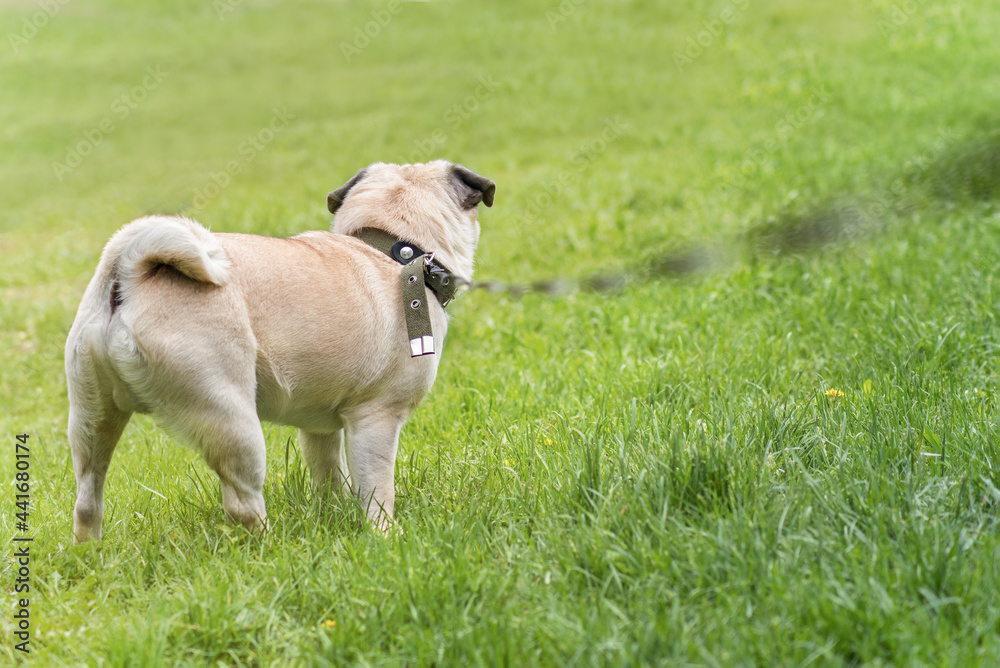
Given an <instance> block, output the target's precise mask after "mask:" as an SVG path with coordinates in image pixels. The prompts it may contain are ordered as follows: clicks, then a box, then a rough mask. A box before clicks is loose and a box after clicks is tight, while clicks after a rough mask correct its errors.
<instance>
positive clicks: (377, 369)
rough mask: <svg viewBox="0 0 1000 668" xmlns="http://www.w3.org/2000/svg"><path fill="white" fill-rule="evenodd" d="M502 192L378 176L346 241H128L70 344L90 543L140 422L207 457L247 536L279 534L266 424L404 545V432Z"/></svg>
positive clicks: (83, 534) (191, 234)
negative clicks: (397, 484) (399, 461)
mask: <svg viewBox="0 0 1000 668" xmlns="http://www.w3.org/2000/svg"><path fill="white" fill-rule="evenodd" d="M495 191H496V185H495V184H494V183H493V181H491V180H489V179H487V178H485V177H482V176H480V175H479V174H476V173H475V172H473V171H471V170H469V169H467V168H465V167H463V166H461V165H457V164H452V163H450V162H446V161H443V160H436V161H434V162H429V163H426V164H412V165H392V164H384V163H376V164H373V165H371V166H369V167H365V168H364V169H362V170H360V171H359V172H358V173H357V174H356V175H355V176H354V177H353V178H351V179H350V180H349V181H348V182H347V183H346V184H344V185H343V186H342V187H340V188H338V189H337V190H335V191H333V192H331V193H330V194H329V195H328V197H327V206H328V208H329V210H330V212H331V213H333V214H335V217H334V220H333V226H332V230H331V231H330V232H321V231H316V232H306V233H304V234H300V235H298V236H295V237H291V238H287V239H281V238H272V237H264V236H256V235H250V234H223V233H212V232H209V231H208V230H207V229H206V228H204V227H202V226H201V225H200V224H198V223H197V222H195V221H193V220H189V219H187V218H181V217H167V216H149V217H145V218H140V219H138V220H136V221H133V222H132V223H129V224H128V225H126V226H125V227H123V228H122V229H121V230H119V231H118V232H117V233H116V234H115V235H114V236H112V237H111V240H110V241H109V242H108V244H107V246H106V247H105V248H104V252H103V253H102V255H101V260H100V263H99V264H98V266H97V271H96V273H95V274H94V277H93V279H91V281H90V284H89V285H88V286H87V290H86V292H85V294H84V296H83V300H82V302H81V303H80V308H79V310H78V312H77V315H76V319H75V320H74V322H73V326H72V328H71V330H70V333H69V337H68V339H67V341H66V378H67V382H68V389H69V430H68V432H69V442H70V446H71V449H72V453H73V470H74V473H75V475H76V484H77V493H76V505H75V508H74V512H73V532H74V534H75V539H76V541H77V542H84V541H87V540H90V539H98V538H100V537H101V522H102V519H103V515H104V481H105V476H106V475H107V471H108V465H109V463H110V461H111V456H112V454H113V453H114V450H115V446H116V444H117V443H118V440H119V438H120V437H121V434H122V431H123V429H124V428H125V425H126V424H127V423H128V421H129V418H130V416H131V415H132V414H133V413H144V414H148V415H151V416H153V417H154V419H155V420H156V421H157V423H158V424H159V425H160V426H161V427H163V428H164V429H166V430H168V431H169V432H171V433H172V434H174V435H175V436H176V437H177V438H179V439H180V440H182V441H185V442H187V443H189V444H191V445H192V446H193V447H195V448H196V449H197V450H198V451H200V452H201V454H202V455H203V456H204V458H205V461H206V462H207V463H208V465H209V466H210V467H212V469H214V470H215V472H216V473H217V474H218V475H219V480H220V481H221V484H222V503H223V506H224V508H225V511H226V513H227V514H228V515H229V516H230V517H232V518H233V519H234V520H236V521H238V522H240V523H242V524H244V525H246V526H247V527H248V528H251V529H257V528H260V527H262V526H265V524H266V519H267V511H266V509H265V507H264V497H263V495H262V494H261V490H262V488H263V486H264V476H265V471H266V463H265V457H266V448H265V443H264V435H263V432H262V430H261V420H267V421H270V422H276V423H279V424H284V425H292V426H296V427H298V428H299V430H300V431H299V442H300V445H301V448H302V454H303V458H304V459H305V461H306V463H307V465H308V467H309V469H310V472H311V475H312V478H313V480H314V482H315V484H316V485H317V486H318V487H320V488H335V489H342V490H345V491H349V492H353V493H354V494H356V495H357V496H358V497H359V498H360V499H361V501H362V503H363V504H364V506H365V508H366V514H367V518H368V520H369V522H370V523H371V524H372V525H374V526H375V527H377V528H378V529H380V530H382V531H386V530H388V529H389V527H390V526H391V525H392V522H393V508H394V504H395V490H394V488H393V479H394V470H395V461H396V450H397V446H398V442H399V433H400V430H401V429H402V427H403V424H404V423H405V422H406V420H407V418H408V417H409V416H410V414H411V413H412V412H413V410H414V409H415V408H416V407H417V405H418V404H420V401H421V400H422V399H423V398H424V396H425V395H426V394H427V393H428V392H429V391H430V389H431V386H432V385H433V383H434V378H435V376H436V374H437V369H438V361H439V359H440V352H441V346H442V344H443V343H444V340H445V335H446V334H447V330H448V315H447V313H446V311H445V308H444V307H445V306H446V305H447V303H448V301H450V299H451V297H452V296H453V293H454V290H455V288H456V287H457V286H459V285H461V284H463V283H468V282H469V281H471V279H472V271H473V262H474V259H473V256H474V253H475V250H476V245H477V243H478V241H479V222H478V220H477V214H478V207H479V204H480V203H482V204H485V205H486V206H492V205H493V196H494V193H495Z"/></svg>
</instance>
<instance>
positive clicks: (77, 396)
mask: <svg viewBox="0 0 1000 668" xmlns="http://www.w3.org/2000/svg"><path fill="white" fill-rule="evenodd" d="M73 362H76V364H75V365H72V366H71V365H68V368H67V371H68V372H69V373H67V384H68V387H69V444H70V449H71V450H72V452H73V472H74V473H75V474H76V505H75V507H74V509H73V535H74V537H75V540H76V542H77V543H83V542H86V541H88V540H90V539H98V538H100V537H101V522H102V521H103V520H104V480H105V478H106V476H107V474H108V465H109V464H110V463H111V456H112V455H113V454H114V452H115V446H117V445H118V440H119V439H120V438H121V435H122V431H123V430H124V429H125V425H126V424H128V420H129V417H130V416H131V413H129V412H126V411H122V410H121V409H119V408H118V407H117V406H116V405H115V402H114V399H113V398H112V396H111V393H110V392H106V391H104V389H103V388H102V387H101V385H100V382H99V379H98V378H97V376H96V372H95V369H94V367H93V365H92V364H89V363H88V362H89V360H88V359H87V358H86V357H85V356H84V359H82V360H79V359H74V360H73Z"/></svg>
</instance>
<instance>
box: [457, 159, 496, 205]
mask: <svg viewBox="0 0 1000 668" xmlns="http://www.w3.org/2000/svg"><path fill="white" fill-rule="evenodd" d="M450 179H451V184H452V186H453V187H454V188H455V192H456V193H457V194H458V201H459V202H461V203H462V208H463V209H471V208H472V207H474V206H476V205H477V204H479V203H480V202H482V203H483V204H485V205H486V206H493V195H494V193H496V191H497V184H495V183H493V182H492V181H490V180H489V179H488V178H486V177H485V176H480V175H479V174H476V173H475V172H474V171H472V170H471V169H469V168H468V167H463V166H462V165H452V166H451V176H450Z"/></svg>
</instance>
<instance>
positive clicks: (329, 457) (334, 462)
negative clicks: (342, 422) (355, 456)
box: [299, 429, 351, 492]
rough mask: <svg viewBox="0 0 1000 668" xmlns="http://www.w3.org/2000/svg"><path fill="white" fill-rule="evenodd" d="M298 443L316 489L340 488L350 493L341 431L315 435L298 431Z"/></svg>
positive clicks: (349, 478) (349, 481) (342, 432)
mask: <svg viewBox="0 0 1000 668" xmlns="http://www.w3.org/2000/svg"><path fill="white" fill-rule="evenodd" d="M299 443H300V445H301V447H302V456H303V457H304V458H305V460H306V464H307V465H308V466H309V471H310V472H311V473H312V477H313V482H314V483H315V484H316V487H317V488H318V489H321V490H327V489H337V488H340V489H341V490H342V491H345V492H346V491H350V489H351V477H350V474H349V473H348V468H347V453H346V451H345V450H344V430H343V429H338V430H337V431H335V432H333V433H332V434H315V433H312V432H308V431H305V430H302V431H299Z"/></svg>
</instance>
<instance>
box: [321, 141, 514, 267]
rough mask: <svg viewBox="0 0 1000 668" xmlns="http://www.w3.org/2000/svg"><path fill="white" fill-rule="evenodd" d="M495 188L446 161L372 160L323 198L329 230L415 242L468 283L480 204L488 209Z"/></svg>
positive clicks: (488, 182) (466, 169) (477, 232)
mask: <svg viewBox="0 0 1000 668" xmlns="http://www.w3.org/2000/svg"><path fill="white" fill-rule="evenodd" d="M495 192H496V184H495V183H493V181H490V180H489V179H487V178H486V177H483V176H480V175H479V174H476V173H475V172H473V171H472V170H471V169H468V168H466V167H463V166H462V165H456V164H453V163H450V162H448V161H446V160H435V161H434V162H428V163H424V164H416V165H390V164H386V163H381V162H377V163H375V164H373V165H369V166H368V167H365V168H364V169H362V170H361V171H359V172H358V173H357V174H355V175H354V177H352V178H351V180H350V181H348V182H347V183H345V184H344V185H342V186H341V187H339V188H337V189H336V190H334V191H333V192H331V193H330V194H329V195H327V198H326V204H327V207H328V208H329V209H330V213H333V214H336V218H334V221H333V231H334V232H335V233H337V234H352V233H353V232H356V231H357V230H359V229H361V228H363V227H377V228H380V229H382V230H385V231H386V232H390V233H392V234H395V235H396V236H398V237H399V238H401V239H406V240H408V241H412V242H413V243H415V244H417V245H418V246H419V247H421V248H423V249H424V250H425V251H427V252H434V253H437V258H438V259H439V260H440V261H441V263H442V264H444V265H445V266H446V267H448V268H449V269H450V270H451V271H452V272H454V273H456V274H458V275H459V276H461V277H463V278H465V279H466V280H471V279H472V266H473V254H474V253H475V250H476V244H478V243H479V221H478V219H477V214H478V212H479V204H480V203H483V204H485V205H486V206H493V195H494V193H495Z"/></svg>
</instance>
